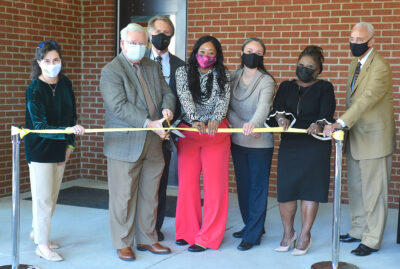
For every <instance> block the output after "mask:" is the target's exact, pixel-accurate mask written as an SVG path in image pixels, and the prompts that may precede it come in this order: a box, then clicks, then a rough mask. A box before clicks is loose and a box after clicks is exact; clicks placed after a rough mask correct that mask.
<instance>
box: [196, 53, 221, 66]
mask: <svg viewBox="0 0 400 269" xmlns="http://www.w3.org/2000/svg"><path fill="white" fill-rule="evenodd" d="M196 59H197V62H198V63H199V65H200V67H201V68H203V69H206V68H208V67H210V66H212V65H214V64H215V62H216V61H217V57H213V56H207V55H201V54H199V53H197V54H196Z"/></svg>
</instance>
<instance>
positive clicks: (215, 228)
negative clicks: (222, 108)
mask: <svg viewBox="0 0 400 269" xmlns="http://www.w3.org/2000/svg"><path fill="white" fill-rule="evenodd" d="M227 125H228V121H227V120H226V119H225V120H223V121H222V122H221V124H220V126H219V128H227ZM182 127H188V126H186V125H184V124H182ZM182 133H184V134H185V136H186V138H179V141H178V175H179V190H178V202H177V207H176V220H175V229H176V239H177V240H178V239H184V240H186V241H187V242H188V243H189V244H191V245H192V244H199V245H201V246H204V247H207V248H212V249H218V248H219V246H220V244H221V242H222V239H223V237H224V233H225V226H226V219H227V217H228V177H229V171H228V170H229V154H230V144H231V142H230V141H231V139H230V134H229V133H227V134H225V133H223V134H218V133H217V134H215V136H209V135H208V134H205V135H200V134H199V133H197V132H188V131H184V132H182ZM201 172H203V190H204V205H203V215H202V212H201V194H200V173H201Z"/></svg>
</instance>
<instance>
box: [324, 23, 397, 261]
mask: <svg viewBox="0 0 400 269" xmlns="http://www.w3.org/2000/svg"><path fill="white" fill-rule="evenodd" d="M374 43H375V38H374V28H373V26H372V25H371V24H369V23H365V22H361V23H358V24H356V25H355V26H354V27H353V30H352V31H351V37H350V48H351V51H352V54H353V55H354V56H355V57H356V58H354V59H353V60H352V62H351V64H350V68H349V76H348V80H347V90H346V108H347V110H346V112H345V113H344V114H343V115H342V116H341V117H340V118H339V119H338V120H337V122H336V123H334V124H331V125H327V126H326V127H325V129H324V134H325V135H327V136H330V135H331V134H332V132H333V131H334V129H335V128H336V129H342V128H345V129H348V130H349V131H348V137H347V139H346V142H345V143H346V156H347V169H348V188H349V205H350V212H351V216H352V228H351V230H350V231H349V232H348V233H347V234H346V235H341V236H340V241H342V242H346V243H351V242H361V243H360V245H359V246H358V247H357V248H356V249H354V250H352V251H351V253H353V254H354V255H357V256H367V255H369V254H371V253H372V252H376V251H378V250H379V249H380V248H381V243H382V237H383V232H384V229H385V224H386V218H387V204H388V198H387V197H388V184H389V180H390V175H391V167H392V155H393V152H394V143H395V140H394V139H395V132H394V114H393V96H392V87H393V84H392V83H393V82H392V73H391V70H390V66H389V64H388V63H387V61H386V60H385V59H384V58H383V57H382V56H381V55H379V54H378V52H377V51H376V50H375V49H374V48H373V45H374Z"/></svg>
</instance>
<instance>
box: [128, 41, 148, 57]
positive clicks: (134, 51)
mask: <svg viewBox="0 0 400 269" xmlns="http://www.w3.org/2000/svg"><path fill="white" fill-rule="evenodd" d="M125 47H126V57H128V58H129V60H131V61H140V60H141V59H142V58H143V57H144V54H145V52H146V46H145V45H130V44H127V43H125Z"/></svg>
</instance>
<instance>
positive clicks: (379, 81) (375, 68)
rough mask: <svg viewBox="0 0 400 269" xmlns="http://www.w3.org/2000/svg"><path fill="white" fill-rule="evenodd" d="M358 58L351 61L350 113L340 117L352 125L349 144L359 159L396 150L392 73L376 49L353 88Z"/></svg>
mask: <svg viewBox="0 0 400 269" xmlns="http://www.w3.org/2000/svg"><path fill="white" fill-rule="evenodd" d="M357 61H358V58H354V59H353V60H352V62H351V64H350V68H349V76H348V79H347V90H346V109H347V110H346V112H345V113H344V114H343V115H342V116H341V117H340V118H341V119H342V120H343V121H344V122H345V123H346V125H347V126H348V127H349V128H350V131H349V136H348V139H349V141H348V142H349V146H350V150H351V154H352V156H353V158H354V159H356V160H364V159H375V158H381V157H384V156H388V155H390V154H392V153H393V152H394V144H395V126H394V114H393V94H392V88H393V81H392V72H391V69H390V66H389V64H388V63H387V61H386V60H385V59H384V58H383V57H382V56H380V55H379V54H378V52H377V51H376V50H375V49H374V50H373V51H372V52H371V54H370V55H369V56H368V59H367V61H366V62H365V63H364V65H363V66H362V69H361V72H360V74H359V76H358V79H357V81H356V83H355V85H354V90H353V91H352V90H351V83H352V79H353V75H354V71H355V69H356V66H357Z"/></svg>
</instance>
